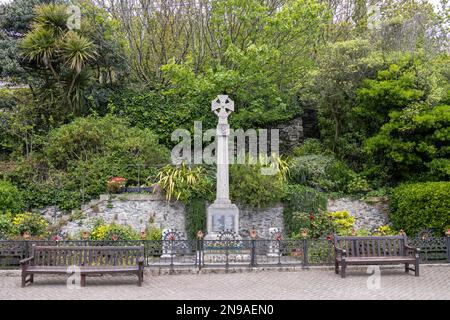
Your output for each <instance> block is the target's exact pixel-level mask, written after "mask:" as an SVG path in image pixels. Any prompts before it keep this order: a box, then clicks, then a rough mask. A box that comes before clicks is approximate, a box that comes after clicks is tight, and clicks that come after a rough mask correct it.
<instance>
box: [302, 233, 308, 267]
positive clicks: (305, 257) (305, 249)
mask: <svg viewBox="0 0 450 320" xmlns="http://www.w3.org/2000/svg"><path fill="white" fill-rule="evenodd" d="M308 266H309V261H308V239H303V268H308Z"/></svg>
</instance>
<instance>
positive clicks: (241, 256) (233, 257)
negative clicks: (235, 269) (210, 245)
mask: <svg viewBox="0 0 450 320" xmlns="http://www.w3.org/2000/svg"><path fill="white" fill-rule="evenodd" d="M250 259H251V257H250V252H249V251H248V250H242V252H239V253H230V254H228V259H227V255H226V254H224V253H219V252H217V253H205V254H204V255H203V261H204V262H205V263H226V262H227V261H228V262H229V263H232V262H250Z"/></svg>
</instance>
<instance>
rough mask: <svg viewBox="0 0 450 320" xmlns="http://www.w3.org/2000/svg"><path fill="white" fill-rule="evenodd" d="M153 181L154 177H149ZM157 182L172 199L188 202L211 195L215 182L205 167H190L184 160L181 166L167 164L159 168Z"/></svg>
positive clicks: (167, 196) (168, 198)
mask: <svg viewBox="0 0 450 320" xmlns="http://www.w3.org/2000/svg"><path fill="white" fill-rule="evenodd" d="M149 180H150V181H152V180H153V177H149ZM156 183H157V184H158V185H159V186H160V187H161V189H162V190H163V191H164V192H165V194H166V199H167V201H170V200H172V199H174V200H180V201H183V202H188V201H189V200H191V199H194V198H197V197H211V196H212V193H211V191H212V190H213V184H212V180H211V178H210V177H209V176H208V173H207V172H206V170H205V169H204V168H203V167H200V166H197V167H190V166H188V165H186V164H185V163H184V162H183V163H182V164H181V165H179V166H173V165H167V166H165V167H163V168H162V169H161V170H159V172H158V174H157V175H156Z"/></svg>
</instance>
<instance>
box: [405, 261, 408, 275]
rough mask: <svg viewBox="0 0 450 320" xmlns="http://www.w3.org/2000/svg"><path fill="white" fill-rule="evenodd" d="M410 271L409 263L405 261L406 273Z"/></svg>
mask: <svg viewBox="0 0 450 320" xmlns="http://www.w3.org/2000/svg"><path fill="white" fill-rule="evenodd" d="M408 272H409V263H405V273H408Z"/></svg>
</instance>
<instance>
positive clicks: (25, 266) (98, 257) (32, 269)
mask: <svg viewBox="0 0 450 320" xmlns="http://www.w3.org/2000/svg"><path fill="white" fill-rule="evenodd" d="M20 265H21V267H22V287H25V285H26V284H27V283H33V281H34V275H35V274H69V273H73V272H74V271H73V269H74V268H71V272H69V267H71V266H76V267H78V268H79V269H78V270H79V272H80V277H81V278H80V285H81V286H82V287H84V286H85V285H86V275H93V274H113V273H130V274H135V275H137V277H138V286H142V282H143V281H144V246H140V247H119V246H117V247H115V246H92V247H91V246H64V247H63V246H45V247H44V246H35V245H33V247H32V253H31V256H30V257H29V258H26V259H23V260H21V261H20ZM27 277H28V279H27Z"/></svg>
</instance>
